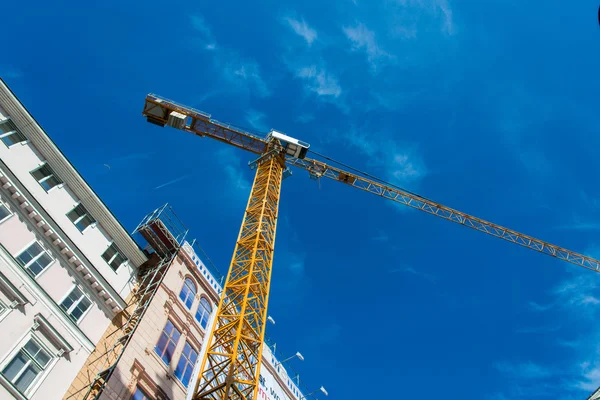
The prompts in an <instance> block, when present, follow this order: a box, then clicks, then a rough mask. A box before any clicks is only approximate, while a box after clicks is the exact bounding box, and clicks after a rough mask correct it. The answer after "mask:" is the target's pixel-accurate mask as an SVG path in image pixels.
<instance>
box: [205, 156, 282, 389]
mask: <svg viewBox="0 0 600 400" xmlns="http://www.w3.org/2000/svg"><path fill="white" fill-rule="evenodd" d="M284 161H285V160H284V158H283V156H282V155H281V154H279V153H278V152H277V151H276V150H272V151H270V152H267V153H266V154H265V155H263V157H262V158H261V159H260V160H259V161H258V165H257V171H256V176H255V178H254V184H253V185H252V191H251V193H250V198H249V200H248V205H247V207H246V213H245V215H244V220H243V222H242V226H241V228H240V234H239V236H238V240H237V243H236V246H235V250H234V252H233V257H232V260H231V266H230V268H229V272H228V275H227V281H226V282H225V287H224V289H223V293H222V294H221V299H220V301H219V308H218V309H217V314H216V317H215V318H216V321H215V323H214V325H213V328H212V331H211V333H210V335H209V336H208V338H207V339H206V340H208V342H207V344H208V349H207V352H206V354H205V356H204V358H203V360H202V366H201V369H200V371H201V372H200V376H199V377H198V381H197V383H196V387H195V390H194V399H196V400H199V399H202V400H205V399H206V400H208V399H210V400H225V399H232V400H238V399H239V400H250V399H255V398H256V394H257V390H258V386H257V384H256V383H257V382H258V378H259V373H260V363H261V360H262V345H263V339H264V334H265V324H266V319H267V303H268V300H269V287H270V284H271V270H272V265H273V250H274V245H275V230H276V226H277V212H278V208H279V195H280V192H281V181H282V172H283V168H284Z"/></svg>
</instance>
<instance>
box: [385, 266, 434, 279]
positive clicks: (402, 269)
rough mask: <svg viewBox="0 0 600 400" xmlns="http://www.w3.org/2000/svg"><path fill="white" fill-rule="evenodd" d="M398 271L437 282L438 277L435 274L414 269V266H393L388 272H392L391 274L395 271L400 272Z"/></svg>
mask: <svg viewBox="0 0 600 400" xmlns="http://www.w3.org/2000/svg"><path fill="white" fill-rule="evenodd" d="M398 272H402V273H405V274H409V275H414V276H418V277H419V278H423V279H425V280H427V281H429V282H431V283H435V282H436V278H435V276H434V275H432V274H429V273H427V272H422V271H418V270H416V269H414V268H413V267H400V268H392V269H389V270H388V273H390V274H394V273H398Z"/></svg>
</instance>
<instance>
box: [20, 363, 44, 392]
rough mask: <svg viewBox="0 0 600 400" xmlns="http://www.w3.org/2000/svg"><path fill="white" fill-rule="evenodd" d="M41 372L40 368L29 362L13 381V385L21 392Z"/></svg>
mask: <svg viewBox="0 0 600 400" xmlns="http://www.w3.org/2000/svg"><path fill="white" fill-rule="evenodd" d="M40 372H41V369H40V368H39V367H38V366H37V365H35V364H29V366H28V367H27V368H25V371H23V372H22V373H21V376H20V377H19V378H18V379H17V381H16V382H15V386H16V387H17V389H19V391H21V393H23V392H25V391H26V390H27V389H28V388H29V386H30V385H31V383H32V382H33V380H34V379H35V377H36V376H37V375H38V374H39V373H40Z"/></svg>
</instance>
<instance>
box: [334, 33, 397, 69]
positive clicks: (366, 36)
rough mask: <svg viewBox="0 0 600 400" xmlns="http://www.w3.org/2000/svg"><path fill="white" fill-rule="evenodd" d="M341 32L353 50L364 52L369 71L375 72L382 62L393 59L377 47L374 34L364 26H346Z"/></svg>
mask: <svg viewBox="0 0 600 400" xmlns="http://www.w3.org/2000/svg"><path fill="white" fill-rule="evenodd" d="M343 31H344V34H345V35H346V37H347V38H348V39H349V40H350V42H351V43H352V48H353V49H354V50H364V52H365V53H366V55H367V60H368V62H369V65H370V66H371V70H373V71H376V70H377V69H378V68H379V67H380V65H381V63H382V62H383V61H387V60H391V59H393V58H394V57H393V56H392V55H390V54H389V53H388V52H387V51H385V50H383V49H382V48H381V47H380V46H379V44H378V43H377V41H376V40H375V32H373V31H372V30H369V29H368V28H367V27H366V26H365V25H363V24H361V23H359V24H357V25H355V26H346V27H344V28H343Z"/></svg>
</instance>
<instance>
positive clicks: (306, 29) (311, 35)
mask: <svg viewBox="0 0 600 400" xmlns="http://www.w3.org/2000/svg"><path fill="white" fill-rule="evenodd" d="M284 19H285V21H286V22H287V23H288V24H289V25H290V27H291V28H292V29H293V30H294V32H296V34H298V35H300V36H302V38H304V40H305V41H306V43H307V44H308V45H309V46H310V45H311V44H312V43H313V42H314V41H315V39H316V38H317V31H315V30H314V29H313V28H311V27H310V26H308V24H307V23H306V21H304V19H299V20H298V19H295V18H292V17H287V18H284Z"/></svg>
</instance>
